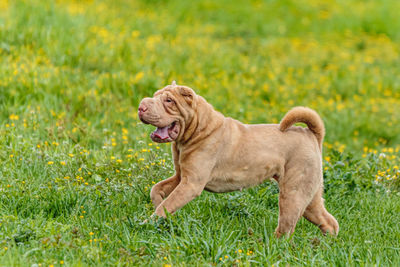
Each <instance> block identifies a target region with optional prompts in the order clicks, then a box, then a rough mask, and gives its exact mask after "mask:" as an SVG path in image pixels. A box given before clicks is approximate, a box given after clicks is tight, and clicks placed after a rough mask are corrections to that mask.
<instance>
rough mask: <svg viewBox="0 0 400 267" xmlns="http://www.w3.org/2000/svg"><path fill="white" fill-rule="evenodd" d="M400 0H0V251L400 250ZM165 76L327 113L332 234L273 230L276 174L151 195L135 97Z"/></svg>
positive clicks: (224, 99)
mask: <svg viewBox="0 0 400 267" xmlns="http://www.w3.org/2000/svg"><path fill="white" fill-rule="evenodd" d="M399 8H400V4H399V2H398V1H395V0H387V1H384V2H381V1H367V2H365V1H355V0H351V1H326V2H324V3H321V2H320V1H305V0H304V1H250V2H249V1H235V2H232V1H195V2H183V1H174V0H170V1H156V0H153V1H124V0H118V1H111V0H109V1H107V0H104V1H64V0H63V1H61V0H60V1H56V2H55V3H49V1H39V0H33V1H22V0H21V1H9V0H8V1H1V2H0V69H1V71H0V265H2V266H32V265H33V264H38V265H40V266H50V265H54V266H59V265H62V264H61V262H62V263H63V265H67V266H81V265H83V266H86V265H93V266H102V265H104V266H105V265H145V264H147V265H151V266H160V265H163V264H171V265H178V266H181V265H183V266H192V265H207V266H208V265H239V266H241V265H244V266H248V265H253V264H260V265H274V266H277V265H281V266H286V265H307V266H308V265H341V266H344V265H346V266H347V265H383V266H396V265H400V241H399V240H400V216H399V214H400V193H399V188H400V172H399V170H398V166H399V165H400V155H399V150H400V128H399V127H397V125H399V123H400V116H399V115H398V114H400V86H399V84H400V68H399V67H400V65H399V62H400V61H399V59H400V58H399V49H398V47H399V44H400V21H399V20H398V18H397V17H398V12H397V10H399ZM172 80H176V81H177V82H178V84H185V85H188V86H190V87H192V88H193V89H195V91H196V92H198V93H199V94H201V95H203V96H204V97H205V98H206V99H207V100H208V101H209V102H210V103H211V104H212V105H213V106H214V107H215V108H216V109H217V110H219V111H221V112H223V113H224V114H225V115H227V116H232V117H234V118H237V119H240V120H241V121H244V122H246V123H264V122H274V123H277V122H279V120H280V119H281V118H282V116H283V115H284V113H285V112H287V110H289V109H290V108H291V107H293V106H296V105H304V106H310V107H312V108H314V109H315V110H317V111H318V113H320V114H321V116H322V117H323V119H324V122H325V124H326V128H327V135H326V139H325V144H324V159H325V160H324V176H325V189H326V190H325V191H326V192H325V199H326V206H327V209H328V210H329V211H330V212H331V213H332V214H333V215H334V216H335V217H336V218H337V219H338V221H339V224H340V227H341V230H340V233H339V236H338V237H337V238H332V237H329V236H323V235H322V234H321V233H320V232H319V230H318V228H317V227H315V226H313V225H311V224H310V223H309V222H307V221H305V220H304V219H302V220H300V222H299V223H298V225H297V228H296V231H295V234H294V235H293V236H292V237H291V238H290V239H279V240H278V239H276V238H275V237H274V236H273V232H274V229H275V227H276V225H277V217H278V205H277V202H278V188H277V186H276V185H275V184H273V183H265V184H263V185H260V186H258V187H255V188H252V189H248V190H244V191H243V192H234V193H228V194H211V193H208V192H204V193H203V194H202V195H201V196H200V197H199V198H197V199H196V200H194V201H192V202H191V203H189V204H188V205H187V206H185V207H184V208H183V209H182V210H180V211H179V212H178V213H177V214H176V215H174V216H172V217H170V218H168V219H166V220H159V221H157V222H151V223H147V224H142V222H143V221H144V220H145V219H147V218H148V217H149V216H150V215H151V214H152V212H153V207H152V204H151V201H150V198H149V192H150V189H151V186H152V185H153V183H156V182H158V181H160V180H162V179H165V178H167V177H169V176H170V175H172V171H173V168H172V167H173V166H172V162H171V156H170V145H168V144H167V145H158V144H154V143H151V140H150V138H149V133H150V132H151V131H153V128H152V127H151V126H147V125H143V124H141V123H140V122H139V120H138V119H137V115H136V110H137V105H138V103H139V101H140V100H141V98H142V97H144V96H150V95H152V93H153V92H154V91H156V90H157V89H159V88H161V87H163V86H165V85H166V84H169V83H171V81H172Z"/></svg>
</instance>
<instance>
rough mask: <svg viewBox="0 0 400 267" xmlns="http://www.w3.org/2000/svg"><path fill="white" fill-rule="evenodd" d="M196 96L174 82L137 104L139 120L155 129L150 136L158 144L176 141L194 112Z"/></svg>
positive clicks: (191, 91)
mask: <svg viewBox="0 0 400 267" xmlns="http://www.w3.org/2000/svg"><path fill="white" fill-rule="evenodd" d="M196 102H197V95H196V94H195V92H194V91H193V90H192V89H190V88H189V87H186V86H180V85H177V84H176V83H175V82H173V83H172V85H168V86H166V87H164V88H163V89H161V90H158V91H157V92H155V93H154V95H153V97H152V98H150V97H146V98H144V99H143V100H142V101H141V102H140V104H139V111H138V113H139V118H140V120H141V121H142V122H143V123H146V124H151V125H153V126H155V127H157V129H156V130H155V131H154V132H153V133H152V134H151V135H150V137H151V139H152V140H153V141H155V142H158V143H167V142H172V141H178V140H179V139H180V138H181V137H182V135H183V132H184V131H185V129H186V126H187V125H188V124H189V123H190V122H191V120H192V119H193V116H194V114H195V111H196Z"/></svg>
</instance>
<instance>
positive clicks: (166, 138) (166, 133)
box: [150, 121, 180, 143]
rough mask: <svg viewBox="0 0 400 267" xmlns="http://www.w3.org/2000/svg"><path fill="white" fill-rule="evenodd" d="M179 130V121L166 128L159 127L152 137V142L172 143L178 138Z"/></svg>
mask: <svg viewBox="0 0 400 267" xmlns="http://www.w3.org/2000/svg"><path fill="white" fill-rule="evenodd" d="M179 128H180V127H179V123H178V122H177V121H174V122H173V123H171V124H170V125H168V126H165V127H157V129H156V130H155V131H154V132H152V133H151V135H150V137H151V140H153V141H154V142H157V143H168V142H172V141H174V140H175V139H176V138H177V137H178V134H179Z"/></svg>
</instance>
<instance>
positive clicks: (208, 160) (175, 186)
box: [138, 82, 339, 237]
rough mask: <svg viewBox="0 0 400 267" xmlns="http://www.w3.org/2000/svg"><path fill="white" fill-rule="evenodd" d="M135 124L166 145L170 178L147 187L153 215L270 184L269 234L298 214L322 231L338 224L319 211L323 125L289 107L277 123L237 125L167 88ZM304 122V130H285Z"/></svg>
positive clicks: (188, 93) (144, 105)
mask: <svg viewBox="0 0 400 267" xmlns="http://www.w3.org/2000/svg"><path fill="white" fill-rule="evenodd" d="M138 116H139V119H140V120H141V121H142V122H143V123H145V124H151V125H153V126H155V127H157V129H156V130H155V131H154V132H153V133H151V135H150V137H151V139H152V140H153V141H154V142H158V143H166V142H172V156H173V162H174V167H175V174H174V175H173V176H172V177H170V178H168V179H165V180H163V181H161V182H159V183H157V184H156V185H154V186H153V188H152V189H151V192H150V197H151V200H152V202H153V204H154V207H155V212H154V214H153V216H160V217H166V214H165V211H167V212H168V213H174V212H176V211H177V210H178V209H180V208H182V207H183V206H184V205H185V204H187V203H188V202H189V201H191V200H193V199H194V198H196V197H197V196H199V195H200V194H201V193H202V191H203V190H207V191H210V192H215V193H222V192H231V191H235V190H242V189H243V188H247V187H251V186H255V185H258V184H261V183H262V182H264V181H265V180H266V179H275V180H276V181H277V183H278V185H279V219H278V226H277V228H276V230H275V235H276V236H277V237H280V236H282V235H287V236H290V235H291V234H292V233H293V232H294V229H295V226H296V224H297V221H298V220H299V219H300V217H301V216H304V217H305V218H306V219H307V220H308V221H310V222H312V223H313V224H315V225H317V226H319V228H320V229H321V231H322V232H323V233H329V234H332V235H337V234H338V232H339V224H338V222H337V221H336V219H335V218H334V217H333V216H332V215H331V214H330V213H329V212H328V211H327V210H326V209H325V207H324V199H323V198H322V194H323V175H322V142H323V138H324V135H325V128H324V124H323V121H322V120H321V118H320V117H319V115H318V114H317V113H316V112H315V111H314V110H312V109H310V108H306V107H295V108H293V109H292V110H290V111H289V112H288V113H287V114H286V115H285V116H284V117H283V119H282V121H281V122H280V124H250V125H248V124H243V123H241V122H239V121H237V120H234V119H232V118H228V117H224V116H223V115H222V114H221V113H220V112H217V111H216V110H215V109H214V108H213V107H212V106H211V105H210V104H209V103H208V102H207V101H206V100H205V99H204V98H203V97H201V96H199V95H197V94H196V93H195V92H194V91H193V90H192V89H191V88H189V87H187V86H181V85H177V84H176V83H175V82H173V83H172V85H168V86H166V87H164V88H163V89H161V90H158V91H157V92H155V93H154V95H153V97H152V98H149V97H148V98H144V99H143V100H142V101H141V102H140V104H139V110H138ZM299 122H302V123H305V124H306V125H307V128H303V127H300V126H293V124H295V123H299Z"/></svg>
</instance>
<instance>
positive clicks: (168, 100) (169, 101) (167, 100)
mask: <svg viewBox="0 0 400 267" xmlns="http://www.w3.org/2000/svg"><path fill="white" fill-rule="evenodd" d="M165 102H167V103H174V100H172V99H171V98H167V99H165Z"/></svg>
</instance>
